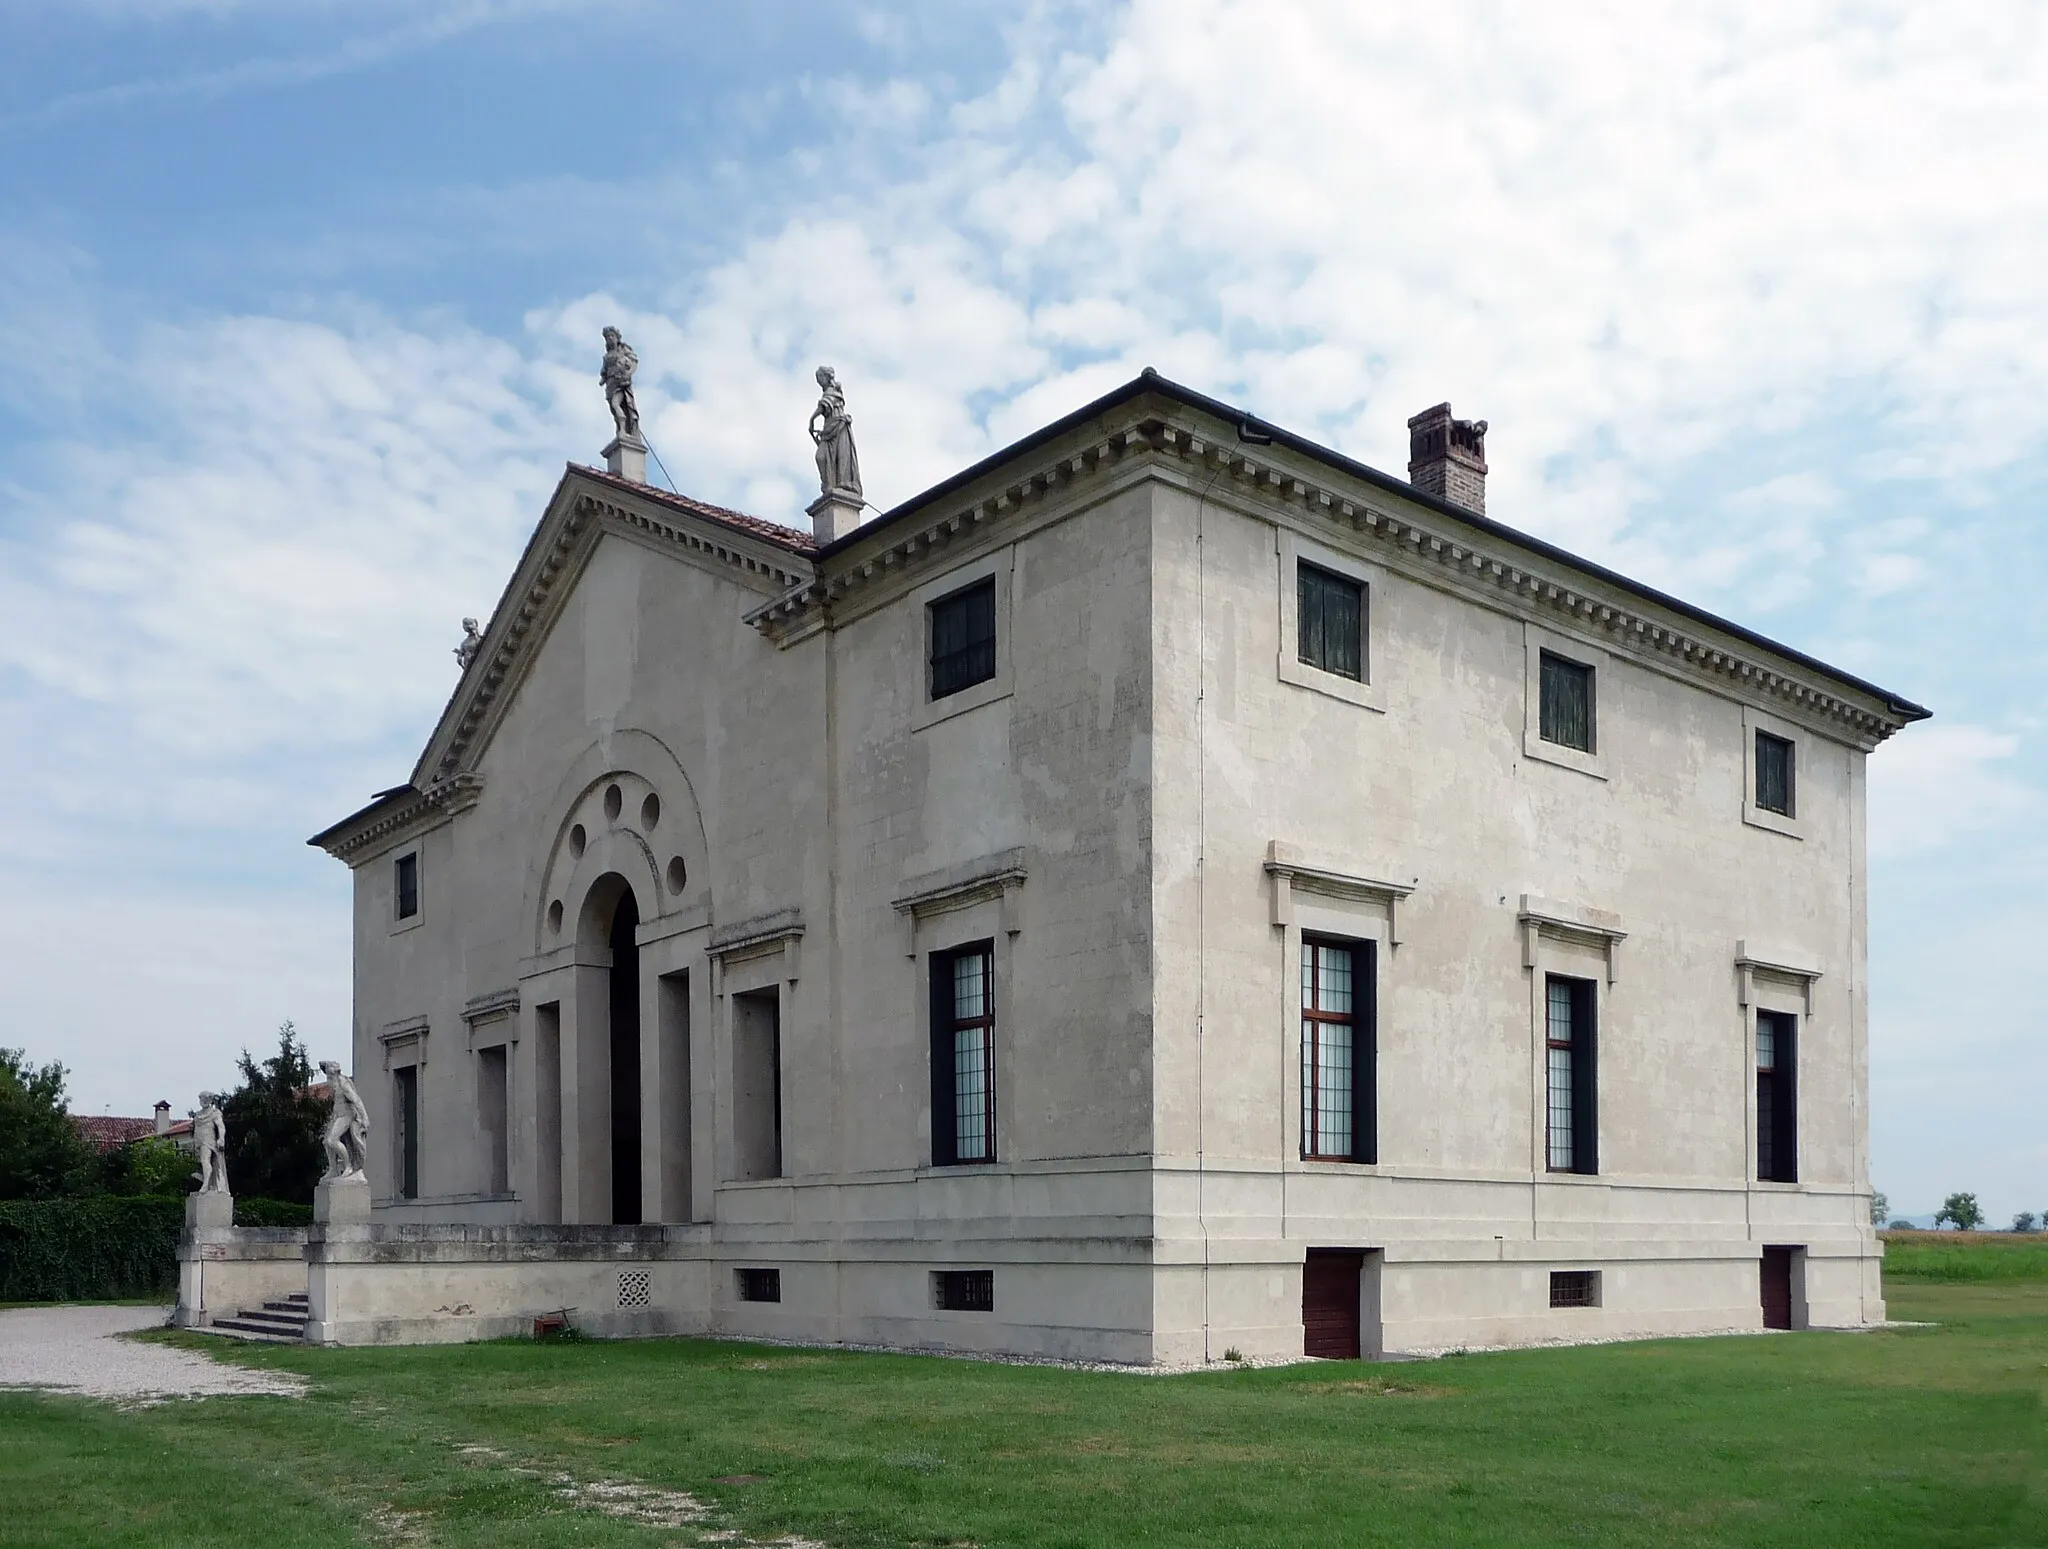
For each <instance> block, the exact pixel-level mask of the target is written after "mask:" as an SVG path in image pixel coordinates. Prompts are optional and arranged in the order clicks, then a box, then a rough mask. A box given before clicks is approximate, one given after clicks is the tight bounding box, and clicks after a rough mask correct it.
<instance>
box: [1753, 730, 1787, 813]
mask: <svg viewBox="0 0 2048 1549" xmlns="http://www.w3.org/2000/svg"><path fill="white" fill-rule="evenodd" d="M1793 768H1794V760H1793V756H1792V741H1791V739H1790V738H1789V737H1774V736H1772V735H1771V734H1770V733H1769V732H1767V731H1759V732H1758V733H1757V734H1756V804H1757V805H1758V806H1759V807H1761V808H1762V809H1763V810H1764V811H1766V812H1775V813H1777V814H1778V815H1779V816H1781V817H1788V818H1789V817H1791V816H1792V815H1793V813H1792V803H1793V798H1794V794H1795V793H1794V791H1793V788H1792V782H1793Z"/></svg>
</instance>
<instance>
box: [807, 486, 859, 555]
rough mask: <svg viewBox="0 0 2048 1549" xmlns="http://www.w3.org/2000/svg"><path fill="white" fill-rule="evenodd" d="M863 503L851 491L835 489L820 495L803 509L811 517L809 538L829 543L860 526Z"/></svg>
mask: <svg viewBox="0 0 2048 1549" xmlns="http://www.w3.org/2000/svg"><path fill="white" fill-rule="evenodd" d="M863 507H864V502H863V501H862V500H861V498H860V496H859V495H857V494H855V493H854V492H853V491H852V490H845V489H835V490H832V491H830V492H828V493H826V494H823V495H820V496H819V497H818V498H817V499H816V500H814V501H812V502H811V503H810V505H808V506H806V507H805V509H806V510H807V511H809V512H810V515H811V536H812V537H813V538H816V539H817V540H818V541H819V542H820V543H831V542H834V541H836V540H837V539H840V538H843V537H845V536H846V535H847V534H848V533H850V532H852V531H853V530H854V528H856V527H858V526H860V513H861V511H862V509H863Z"/></svg>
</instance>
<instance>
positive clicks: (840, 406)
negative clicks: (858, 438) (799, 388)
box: [810, 366, 861, 505]
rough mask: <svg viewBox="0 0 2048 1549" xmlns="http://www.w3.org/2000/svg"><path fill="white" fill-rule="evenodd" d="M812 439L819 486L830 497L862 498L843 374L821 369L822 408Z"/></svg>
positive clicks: (814, 413)
mask: <svg viewBox="0 0 2048 1549" xmlns="http://www.w3.org/2000/svg"><path fill="white" fill-rule="evenodd" d="M810 432H811V439H812V440H813V441H815V442H816V443H817V444H818V486H819V489H820V491H821V492H822V493H824V494H827V495H850V496H851V497H852V498H853V500H854V503H855V504H856V505H858V504H859V502H860V499H861V488H860V457H859V454H857V453H856V452H855V451H854V449H853V416H852V415H851V414H848V413H847V412H846V391H845V389H844V388H842V387H841V386H840V385H839V373H838V372H836V371H834V370H833V369H832V368H831V367H830V366H820V367H819V368H818V406H817V408H815V409H813V410H812V411H811V423H810Z"/></svg>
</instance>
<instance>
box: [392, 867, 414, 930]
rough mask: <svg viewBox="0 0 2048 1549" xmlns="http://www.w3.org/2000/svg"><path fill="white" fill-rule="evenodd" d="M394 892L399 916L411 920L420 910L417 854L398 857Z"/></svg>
mask: <svg viewBox="0 0 2048 1549" xmlns="http://www.w3.org/2000/svg"><path fill="white" fill-rule="evenodd" d="M396 869H397V879H396V884H395V886H394V888H393V892H394V894H395V895H396V897H397V900H398V918H399V919H401V920H409V919H411V918H412V917H413V916H414V915H416V914H418V913H419V912H420V858H419V856H418V855H417V854H413V855H401V856H399V857H398V865H397V868H396Z"/></svg>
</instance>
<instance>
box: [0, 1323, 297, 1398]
mask: <svg viewBox="0 0 2048 1549" xmlns="http://www.w3.org/2000/svg"><path fill="white" fill-rule="evenodd" d="M170 1315H171V1309H170V1308H168V1307H22V1308H16V1309H14V1310H12V1311H7V1312H0V1388H51V1389H58V1390H61V1391H64V1392H69V1393H81V1394H84V1395H86V1396H87V1397H90V1398H111V1399H119V1400H123V1401H126V1402H143V1403H161V1402H162V1401H164V1400H166V1399H172V1398H204V1397H206V1396H207V1395H209V1394H216V1393H272V1394H276V1395H278V1396H280V1397H283V1398H297V1397H298V1396H299V1395H300V1394H302V1393H303V1392H305V1386H306V1385H305V1383H304V1381H303V1380H302V1379H300V1378H298V1377H293V1376H287V1375H286V1374H284V1373H282V1372H264V1371H251V1370H249V1369H248V1368H246V1367H241V1366H230V1365H227V1364H226V1363H225V1362H221V1361H216V1360H214V1359H213V1357H212V1356H209V1355H201V1354H199V1353H198V1352H196V1351H192V1350H178V1349H174V1348H172V1347H171V1346H169V1345H159V1344H154V1343H150V1342H147V1341H143V1340H137V1339H121V1338H118V1337H117V1336H118V1335H121V1334H124V1333H127V1332H128V1331H130V1330H131V1329H145V1328H162V1327H163V1325H164V1324H165V1322H166V1321H168V1320H169V1318H170Z"/></svg>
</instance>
